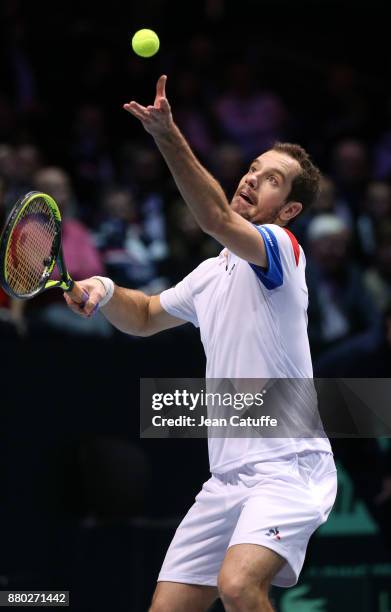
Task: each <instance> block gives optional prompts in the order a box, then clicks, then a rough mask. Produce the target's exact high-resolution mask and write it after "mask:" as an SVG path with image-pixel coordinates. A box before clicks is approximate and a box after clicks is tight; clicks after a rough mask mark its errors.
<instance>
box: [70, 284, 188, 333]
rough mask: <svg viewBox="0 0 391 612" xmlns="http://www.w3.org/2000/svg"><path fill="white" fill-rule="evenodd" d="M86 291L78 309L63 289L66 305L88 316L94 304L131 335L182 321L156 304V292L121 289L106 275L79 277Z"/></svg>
mask: <svg viewBox="0 0 391 612" xmlns="http://www.w3.org/2000/svg"><path fill="white" fill-rule="evenodd" d="M79 284H80V286H81V287H83V288H84V289H85V290H86V291H87V292H88V294H89V299H88V302H86V304H85V305H84V308H83V309H81V308H80V306H79V305H78V304H76V302H74V301H73V300H72V299H71V297H70V296H69V294H67V293H64V298H65V301H66V302H67V304H68V306H69V307H70V308H71V310H73V312H75V313H77V314H78V315H80V316H82V317H87V318H88V317H91V316H92V315H93V314H94V313H95V312H96V310H97V309H98V307H100V310H101V312H102V314H103V315H104V316H105V318H106V319H107V320H108V321H109V322H110V323H111V324H112V325H114V327H116V328H117V329H119V330H120V331H122V332H125V333H127V334H131V335H133V336H151V335H152V334H156V333H158V332H160V331H164V330H165V329H170V328H172V327H177V326H178V325H183V324H184V323H186V321H184V320H182V319H178V318H176V317H173V316H171V315H170V314H168V313H167V312H166V311H165V310H164V309H163V308H162V306H161V304H160V297H159V296H158V295H153V296H148V295H145V293H142V292H141V291H134V290H132V289H124V288H123V287H118V286H116V285H114V284H113V283H112V281H110V280H109V279H106V278H102V277H99V278H98V277H92V278H89V279H87V280H84V281H80V283H79Z"/></svg>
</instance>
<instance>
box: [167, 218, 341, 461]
mask: <svg viewBox="0 0 391 612" xmlns="http://www.w3.org/2000/svg"><path fill="white" fill-rule="evenodd" d="M257 229H258V231H259V233H260V235H261V236H262V238H263V241H264V244H265V249H266V254H267V260H268V267H267V269H266V270H265V269H263V268H261V267H260V266H256V265H253V264H249V263H248V262H247V261H245V260H244V259H241V258H240V257H238V256H237V255H235V254H233V253H231V252H230V251H228V250H227V249H223V251H222V252H221V253H220V255H219V256H218V257H214V258H211V259H207V260H206V261H204V262H202V263H201V264H200V265H199V266H198V267H197V268H196V269H195V270H193V272H191V273H190V274H189V275H188V276H186V277H185V278H184V279H183V280H182V281H181V282H179V283H178V284H177V285H176V286H175V287H173V288H171V289H168V290H166V291H163V293H162V294H161V295H160V303H161V305H162V307H163V308H164V310H165V311H166V312H168V313H169V314H171V315H172V316H174V317H178V318H180V319H183V320H185V321H190V322H191V323H193V325H195V326H196V327H199V328H200V333H201V340H202V343H203V345H204V349H205V354H206V358H207V366H206V378H207V379H217V378H226V379H227V378H230V379H243V378H247V379H250V378H251V379H273V378H290V379H295V378H296V379H297V378H305V379H312V376H313V372H312V363H311V354H310V348H309V342H308V334H307V321H308V319H307V306H308V290H307V285H306V281H305V256H304V252H303V250H302V248H301V247H300V245H299V244H298V242H297V240H296V238H295V237H294V236H293V234H292V233H291V232H290V231H289V230H287V229H285V228H282V227H280V226H278V225H272V224H265V225H260V226H257ZM293 408H294V409H295V410H297V408H298V406H297V404H296V406H295V407H292V409H293ZM208 442H209V460H210V468H211V471H212V472H213V473H223V472H226V471H229V470H231V469H235V468H237V467H240V466H241V465H243V464H246V463H249V462H254V461H257V460H259V461H265V460H269V459H276V458H278V457H280V456H284V455H287V454H290V453H292V452H302V451H306V450H317V451H319V450H322V451H326V452H331V446H330V442H329V441H328V439H327V438H326V437H319V438H311V437H308V438H297V437H296V438H288V437H284V438H272V437H269V438H266V437H263V438H259V437H253V438H235V439H233V438H216V437H214V438H209V440H208Z"/></svg>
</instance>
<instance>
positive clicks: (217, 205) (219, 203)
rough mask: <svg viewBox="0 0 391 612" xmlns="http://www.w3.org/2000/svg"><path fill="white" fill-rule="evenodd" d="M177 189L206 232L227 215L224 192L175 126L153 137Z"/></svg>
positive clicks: (212, 229) (227, 207) (227, 208)
mask: <svg viewBox="0 0 391 612" xmlns="http://www.w3.org/2000/svg"><path fill="white" fill-rule="evenodd" d="M155 142H156V144H157V146H158V148H159V150H160V152H161V154H162V155H163V157H164V159H165V161H166V163H167V165H168V167H169V169H170V171H171V174H172V175H173V177H174V180H175V182H176V184H177V187H178V189H179V191H180V193H181V195H182V197H183V199H184V200H185V202H186V204H187V205H188V207H189V208H190V210H191V211H192V213H193V214H194V216H195V218H196V220H197V222H198V224H199V225H200V227H201V228H202V229H203V230H204V231H205V232H209V233H210V232H213V231H214V229H215V228H216V227H218V226H219V225H220V224H221V222H223V220H224V218H225V217H226V216H227V215H228V214H229V213H230V208H229V204H228V201H227V198H226V196H225V194H224V191H223V189H222V188H221V186H220V185H219V183H218V182H217V181H216V179H214V178H213V176H212V175H211V174H210V173H209V172H208V171H207V170H206V169H205V168H204V167H203V166H202V165H201V164H200V162H199V161H198V160H197V158H196V157H195V155H194V154H193V152H192V150H191V149H190V147H189V145H188V144H187V142H186V140H185V138H184V137H183V135H182V134H181V132H180V130H179V129H178V127H177V126H176V125H175V124H172V127H171V129H170V130H169V131H168V132H167V133H165V134H164V135H159V136H155Z"/></svg>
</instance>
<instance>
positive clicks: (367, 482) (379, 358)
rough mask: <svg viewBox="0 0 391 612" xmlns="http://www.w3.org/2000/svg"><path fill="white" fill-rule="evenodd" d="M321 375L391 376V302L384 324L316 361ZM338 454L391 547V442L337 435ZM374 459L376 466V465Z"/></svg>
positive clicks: (326, 353)
mask: <svg viewBox="0 0 391 612" xmlns="http://www.w3.org/2000/svg"><path fill="white" fill-rule="evenodd" d="M314 376H316V377H317V378H386V379H389V378H391V302H388V305H387V306H386V308H385V309H384V313H383V316H382V320H381V322H380V324H379V325H378V326H377V327H376V328H374V329H372V330H370V331H369V332H365V333H363V334H359V335H357V336H354V337H353V338H350V339H348V340H346V341H345V342H342V343H341V344H339V345H338V346H336V347H333V348H331V349H330V350H328V351H326V352H325V353H324V354H322V355H321V356H320V357H319V359H317V360H316V361H315V362H314ZM333 449H334V454H335V456H336V458H337V459H339V460H340V461H342V463H343V464H344V465H345V466H346V468H347V469H348V470H349V472H350V473H351V475H352V478H353V479H354V481H355V485H356V486H357V489H358V494H359V495H360V496H361V497H363V499H364V500H365V502H366V503H367V505H368V507H369V509H370V511H371V512H372V514H373V516H374V518H375V519H376V520H377V521H378V522H379V525H380V528H381V531H382V534H383V535H384V538H385V541H386V544H387V546H388V549H389V550H390V551H391V522H390V520H389V517H390V511H391V446H390V445H389V446H388V449H387V450H382V449H381V446H380V445H379V444H378V440H377V439H375V438H370V437H368V439H365V438H364V439H362V438H361V439H354V438H353V439H346V438H341V439H338V438H337V439H334V441H333ZM374 462H375V465H376V469H374Z"/></svg>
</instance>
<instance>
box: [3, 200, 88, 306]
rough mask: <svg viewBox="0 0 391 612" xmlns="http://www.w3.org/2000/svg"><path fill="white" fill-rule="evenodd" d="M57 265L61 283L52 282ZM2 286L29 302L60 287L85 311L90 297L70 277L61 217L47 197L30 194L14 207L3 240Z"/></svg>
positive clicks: (53, 203)
mask: <svg viewBox="0 0 391 612" xmlns="http://www.w3.org/2000/svg"><path fill="white" fill-rule="evenodd" d="M56 263H57V267H58V270H59V272H60V275H61V279H60V280H50V276H51V275H52V273H53V270H54V266H55V265H56ZM0 284H1V286H2V288H3V289H4V291H5V292H6V293H8V295H10V296H11V297H15V298H19V299H22V300H27V299H30V298H32V297H35V296H36V295H38V294H39V293H42V291H45V290H46V289H52V288H54V287H58V288H59V289H62V290H63V291H67V292H69V293H70V295H71V297H72V299H73V300H74V301H75V302H77V303H78V304H80V307H83V306H84V304H85V303H86V302H87V300H88V297H89V296H88V293H87V292H86V291H85V290H84V289H82V288H81V287H80V285H78V284H77V283H75V281H73V280H72V278H71V277H70V275H69V273H68V270H67V268H66V265H65V261H64V255H63V252H62V248H61V214H60V211H59V208H58V206H57V204H56V202H55V201H54V199H53V198H52V197H51V196H50V195H47V194H46V193H40V192H39V191H30V193H28V194H26V195H25V196H24V197H22V198H21V199H20V200H18V202H17V203H16V204H15V206H14V207H13V209H12V211H11V213H10V215H9V217H8V219H7V222H6V224H5V227H4V229H3V231H2V234H1V237H0Z"/></svg>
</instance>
